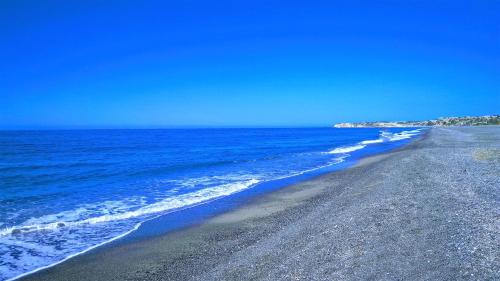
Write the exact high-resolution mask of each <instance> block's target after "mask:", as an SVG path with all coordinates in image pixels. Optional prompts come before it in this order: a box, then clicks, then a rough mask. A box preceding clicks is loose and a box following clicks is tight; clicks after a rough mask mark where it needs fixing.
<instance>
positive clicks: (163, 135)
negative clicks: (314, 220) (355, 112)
mask: <svg viewBox="0 0 500 281" xmlns="http://www.w3.org/2000/svg"><path fill="white" fill-rule="evenodd" d="M424 131H425V129H424V128H385V129H380V128H259V129H249V128H245V129H235V128H234V129H233V128H225V129H151V130H149V129H136V130H40V131H0V280H9V279H15V278H17V277H19V276H23V275H26V274H28V273H30V272H34V271H36V270H39V269H41V268H46V267H49V266H51V265H54V264H57V263H59V262H61V261H64V260H66V259H68V258H70V257H73V256H76V255H78V254H81V253H84V252H86V251H88V250H89V249H93V248H96V247H97V246H101V245H106V244H107V243H109V242H110V241H115V240H117V239H121V238H123V237H126V236H127V235H131V234H133V233H134V232H136V231H137V230H138V229H140V228H141V225H142V224H144V223H145V222H148V221H151V220H153V219H157V218H159V217H162V216H165V215H167V214H168V215H169V216H175V214H176V213H177V212H179V213H180V210H186V209H190V208H193V207H194V206H200V205H201V204H207V205H210V204H217V203H216V202H225V201H224V200H222V199H226V200H227V199H228V198H231V197H232V196H237V195H238V194H240V195H241V194H245V191H250V190H252V191H259V190H261V191H263V190H266V189H265V187H266V186H269V185H270V183H273V185H274V186H275V187H276V186H279V187H280V188H282V187H284V186H286V184H289V183H291V182H293V181H294V179H295V180H303V179H306V178H308V177H312V176H317V175H319V174H322V173H326V172H330V171H334V170H338V169H344V168H346V167H348V166H350V165H352V164H354V163H356V161H358V160H359V159H361V158H362V157H366V156H369V155H373V154H377V153H381V152H385V151H389V150H392V149H395V148H397V147H400V146H402V145H404V144H406V143H408V142H409V141H410V140H411V139H412V138H415V137H418V136H419V135H421V134H422V133H423V132H424ZM280 183H281V185H280ZM219 204H220V203H219ZM198 213H202V212H198ZM195 216H196V215H193V216H190V217H179V218H177V221H179V220H181V221H183V223H182V224H179V225H186V224H188V223H189V222H186V220H193V221H194V218H193V217H195ZM169 222H170V221H163V222H162V224H164V225H165V224H166V225H168V224H169ZM173 228H175V225H172V226H171V227H168V228H166V229H169V230H171V229H173Z"/></svg>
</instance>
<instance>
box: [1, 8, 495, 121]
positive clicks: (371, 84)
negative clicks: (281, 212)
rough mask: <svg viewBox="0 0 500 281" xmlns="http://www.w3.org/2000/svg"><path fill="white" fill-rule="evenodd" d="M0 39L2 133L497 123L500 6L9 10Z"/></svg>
mask: <svg viewBox="0 0 500 281" xmlns="http://www.w3.org/2000/svg"><path fill="white" fill-rule="evenodd" d="M76 2H80V3H79V4H75V3H76ZM174 2H178V3H174ZM181 2H182V3H181ZM236 2H237V3H236ZM271 2H272V3H271ZM0 27H1V28H0V54H1V63H0V99H1V103H0V128H4V129H5V128H73V127H75V128H94V127H95V128H105V127H119V128H121V127H169V126H322V125H330V124H331V123H333V122H341V121H362V120H408V119H428V118H435V117H439V116H448V115H483V114H498V113H500V112H499V111H500V1H472V0H470V1H457V0H455V1H436V0H432V1H408V0H405V1H399V0H395V1H375V0H373V1H353V0H349V1H333V0H332V1H323V2H316V1H297V2H293V1H254V0H253V1H227V2H226V1H95V2H94V1H21V0H19V1H17V0H16V1H1V3H0Z"/></svg>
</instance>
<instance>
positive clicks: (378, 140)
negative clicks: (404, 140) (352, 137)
mask: <svg viewBox="0 0 500 281" xmlns="http://www.w3.org/2000/svg"><path fill="white" fill-rule="evenodd" d="M381 142H384V139H376V140H365V141H362V142H360V144H373V143H381Z"/></svg>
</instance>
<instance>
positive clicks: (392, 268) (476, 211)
mask: <svg viewBox="0 0 500 281" xmlns="http://www.w3.org/2000/svg"><path fill="white" fill-rule="evenodd" d="M499 175H500V127H498V126H491V127H487V126H485V127H460V128H459V127H456V128H451V127H442V128H433V129H430V130H429V131H428V133H427V134H426V136H425V137H423V138H422V139H420V140H417V141H414V142H412V143H411V144H409V145H407V146H405V147H404V148H402V149H398V150H396V151H393V152H390V153H387V154H382V155H378V156H374V157H370V158H366V159H364V160H363V161H362V162H361V163H359V164H358V165H356V166H355V167H352V168H350V169H347V170H344V171H339V172H334V173H330V174H327V175H323V176H320V177H318V178H315V179H313V180H309V181H305V182H302V183H299V184H295V185H292V186H289V187H286V188H283V189H281V190H279V191H276V192H272V193H269V194H267V195H264V196H262V197H259V198H256V199H254V200H252V201H251V202H250V203H248V204H246V205H244V206H242V207H240V208H238V209H235V210H233V211H230V212H228V213H224V214H222V215H219V216H217V217H214V218H212V219H210V220H208V221H206V222H205V223H203V224H201V225H197V226H193V227H190V228H187V229H183V230H179V231H176V232H172V233H169V234H167V235H163V236H159V237H155V238H152V239H148V240H145V241H139V242H134V243H129V244H126V245H121V246H117V247H113V248H110V249H106V250H102V251H94V252H91V253H88V254H85V255H81V256H78V257H76V258H73V259H70V260H68V261H66V262H64V263H62V264H60V265H57V266H55V267H52V268H50V269H47V270H44V271H41V272H37V273H35V274H32V275H29V276H27V277H25V278H22V280H51V281H53V280H500V176H499Z"/></svg>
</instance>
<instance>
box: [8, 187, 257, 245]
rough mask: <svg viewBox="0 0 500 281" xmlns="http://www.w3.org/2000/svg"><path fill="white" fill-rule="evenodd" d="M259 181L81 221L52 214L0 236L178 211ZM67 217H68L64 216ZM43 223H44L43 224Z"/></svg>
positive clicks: (80, 210)
mask: <svg viewBox="0 0 500 281" xmlns="http://www.w3.org/2000/svg"><path fill="white" fill-rule="evenodd" d="M258 182H259V180H256V179H251V180H247V181H244V182H236V183H231V184H222V185H218V186H215V187H211V188H205V189H201V190H198V191H196V192H191V193H186V194H181V195H178V196H174V197H169V198H165V199H163V200H161V201H159V202H156V203H153V204H150V205H146V206H144V207H141V208H139V209H137V210H133V211H128V212H123V213H115V214H106V215H101V216H97V217H91V218H87V219H83V220H76V221H60V220H57V218H59V217H61V213H59V214H52V215H50V216H44V217H42V218H39V219H38V221H39V222H42V223H37V224H22V225H18V226H13V227H8V228H4V229H2V230H0V236H2V235H11V234H13V233H14V232H17V233H27V232H33V231H40V230H54V229H57V228H60V227H72V226H78V225H86V224H97V223H103V222H109V221H118V220H126V219H131V218H138V217H143V216H147V215H151V214H156V213H162V212H165V211H169V210H174V209H179V208H182V207H186V206H189V205H194V204H198V203H201V202H203V201H207V200H212V199H215V198H218V197H222V196H227V195H230V194H232V193H235V192H239V191H241V190H243V189H246V188H249V187H250V186H253V185H255V184H257V183H258ZM76 211H77V212H76V213H82V212H85V210H82V209H81V208H79V209H77V210H76ZM66 217H68V216H66ZM49 218H52V219H53V221H52V222H47V221H48V220H49ZM36 221H37V219H30V220H29V221H28V222H31V223H33V222H36ZM43 222H45V223H43Z"/></svg>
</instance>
